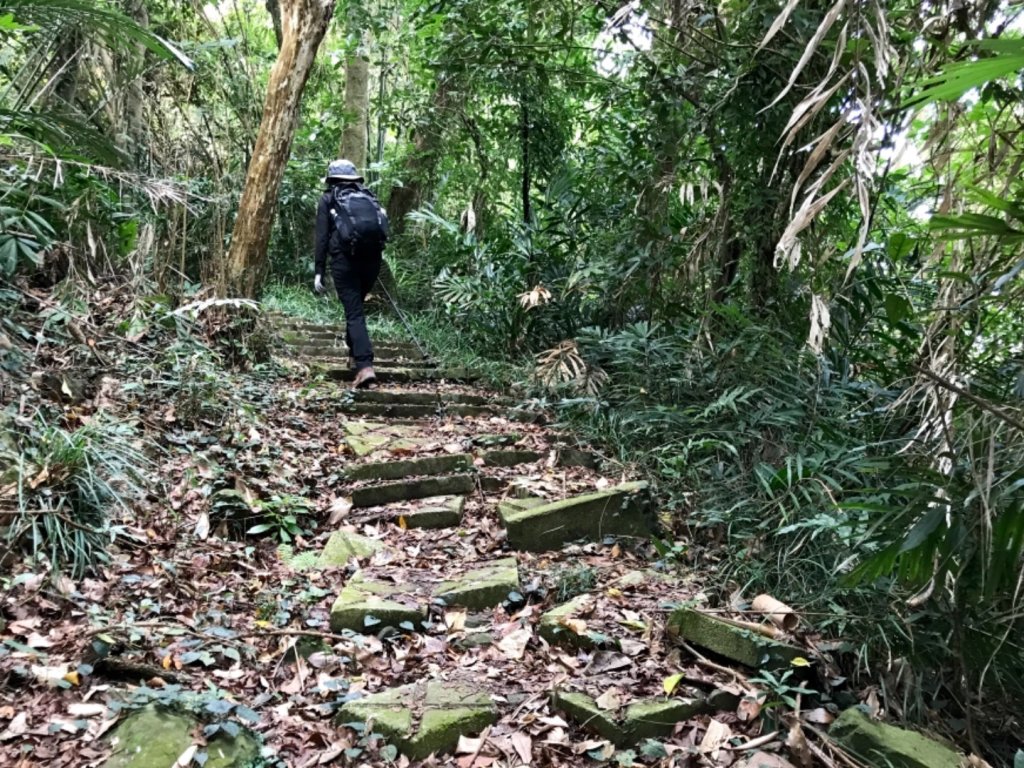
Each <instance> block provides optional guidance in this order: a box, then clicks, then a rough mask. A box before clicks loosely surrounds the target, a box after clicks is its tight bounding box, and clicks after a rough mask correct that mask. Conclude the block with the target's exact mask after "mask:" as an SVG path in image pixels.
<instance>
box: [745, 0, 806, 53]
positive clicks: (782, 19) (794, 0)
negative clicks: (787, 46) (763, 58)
mask: <svg viewBox="0 0 1024 768" xmlns="http://www.w3.org/2000/svg"><path fill="white" fill-rule="evenodd" d="M799 4H800V0H789V2H788V3H786V7H785V8H783V9H782V13H780V14H779V15H778V16H776V17H775V21H773V22H772V25H771V26H770V27H768V31H767V32H766V33H765V36H764V39H763V40H761V44H760V45H758V46H757V49H756V50H755V51H754V53H757V52H758V51H760V50H761V49H762V48H764V47H765V46H766V45H768V43H770V42H771V40H772V38H773V37H775V36H776V35H777V34H779V30H781V29H782V28H783V27H784V26H786V22H787V21H789V17H790V16H791V15H792V14H793V11H795V10H796V7H797V5H799Z"/></svg>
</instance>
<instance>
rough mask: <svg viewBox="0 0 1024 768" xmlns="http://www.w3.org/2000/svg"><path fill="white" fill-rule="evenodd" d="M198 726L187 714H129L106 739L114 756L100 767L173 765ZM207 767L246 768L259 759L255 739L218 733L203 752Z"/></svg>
mask: <svg viewBox="0 0 1024 768" xmlns="http://www.w3.org/2000/svg"><path fill="white" fill-rule="evenodd" d="M199 729H200V723H199V721H198V720H196V719H195V718H194V717H192V716H190V715H185V714H180V713H176V712H171V711H168V710H165V709H160V708H157V707H155V706H149V707H144V708H143V709H139V710H136V711H134V712H131V713H129V714H128V716H127V717H126V718H125V720H124V722H122V723H121V724H120V725H118V726H117V728H115V729H114V731H113V732H112V733H111V734H110V736H109V737H108V739H107V740H108V741H109V743H110V744H111V746H112V747H113V753H112V754H111V755H110V757H109V758H108V759H107V761H106V762H105V763H103V768H157V767H159V768H165V766H171V765H174V763H175V761H176V760H177V759H178V757H179V756H181V754H182V752H184V751H185V750H186V749H188V748H189V747H190V746H191V745H192V744H193V743H195V740H194V739H193V737H192V734H193V733H195V732H196V731H198V730H199ZM203 751H204V752H206V754H207V756H208V759H207V762H206V765H207V766H208V768H247V767H248V766H250V765H252V763H253V762H254V761H255V760H256V759H257V758H258V757H259V753H260V747H259V742H258V741H257V740H256V738H255V737H254V736H253V735H252V734H251V733H249V732H248V731H245V730H242V731H241V733H239V735H238V736H236V737H234V738H231V737H228V736H227V735H226V734H222V733H218V734H217V735H216V736H214V738H212V739H211V740H210V741H209V743H208V744H207V745H206V747H205V748H204V749H203Z"/></svg>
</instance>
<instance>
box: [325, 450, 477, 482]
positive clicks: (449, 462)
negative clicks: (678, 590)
mask: <svg viewBox="0 0 1024 768" xmlns="http://www.w3.org/2000/svg"><path fill="white" fill-rule="evenodd" d="M472 468H473V455H472V454H469V453H456V454H450V455H445V456H426V457H424V458H422V459H399V460H396V461H377V462H370V463H369V464H354V465H352V466H350V467H349V468H348V469H347V470H346V471H345V477H346V478H347V479H348V480H398V479H401V478H403V477H428V476H432V475H445V474H448V473H450V472H458V471H459V470H463V471H466V470H471V469H472Z"/></svg>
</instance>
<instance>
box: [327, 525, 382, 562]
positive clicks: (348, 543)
mask: <svg viewBox="0 0 1024 768" xmlns="http://www.w3.org/2000/svg"><path fill="white" fill-rule="evenodd" d="M382 549H384V542H382V541H380V540H379V539H371V538H370V537H369V536H360V535H359V534H358V533H352V532H350V531H335V532H334V533H332V534H331V538H329V539H328V540H327V544H326V545H325V546H324V551H323V552H321V553H320V557H319V558H317V561H316V564H317V567H319V568H335V567H340V566H343V565H347V564H348V562H349V561H350V560H351V559H352V558H356V559H362V558H366V557H370V556H372V555H373V554H374V553H376V552H379V551H380V550H382Z"/></svg>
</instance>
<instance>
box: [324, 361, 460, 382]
mask: <svg viewBox="0 0 1024 768" xmlns="http://www.w3.org/2000/svg"><path fill="white" fill-rule="evenodd" d="M310 368H312V369H316V370H319V371H321V372H323V374H324V375H325V376H326V377H327V378H329V379H334V380H336V381H352V379H353V377H354V376H355V371H353V370H352V369H351V368H348V367H347V366H337V365H323V364H321V363H314V364H312V365H310ZM373 371H374V373H376V374H377V381H378V382H379V383H381V384H391V383H395V384H401V383H405V382H409V381H441V380H448V381H467V382H471V381H477V380H478V379H479V378H480V376H479V374H475V373H472V372H470V371H468V370H466V369H465V368H445V369H440V368H438V369H432V368H400V367H395V368H392V367H390V366H383V365H382V366H377V365H375V366H374V367H373Z"/></svg>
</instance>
